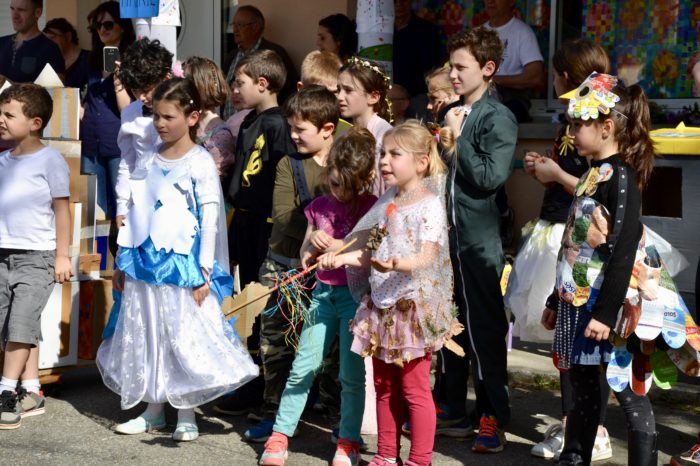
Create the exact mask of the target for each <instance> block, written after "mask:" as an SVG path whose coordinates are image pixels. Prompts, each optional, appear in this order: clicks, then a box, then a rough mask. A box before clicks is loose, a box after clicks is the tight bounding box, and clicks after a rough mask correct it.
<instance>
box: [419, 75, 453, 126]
mask: <svg viewBox="0 0 700 466" xmlns="http://www.w3.org/2000/svg"><path fill="white" fill-rule="evenodd" d="M425 85H426V87H427V88H428V105H427V106H426V108H427V109H428V111H429V112H430V113H431V115H432V116H433V121H435V122H436V123H438V124H439V123H442V121H443V120H444V119H445V113H446V112H447V109H448V107H450V106H451V105H452V104H454V103H456V102H459V95H458V94H457V93H456V92H455V90H454V89H453V88H452V82H451V81H450V69H449V67H447V66H443V67H440V68H437V69H435V70H433V71H431V72H430V73H428V74H427V75H426V76H425Z"/></svg>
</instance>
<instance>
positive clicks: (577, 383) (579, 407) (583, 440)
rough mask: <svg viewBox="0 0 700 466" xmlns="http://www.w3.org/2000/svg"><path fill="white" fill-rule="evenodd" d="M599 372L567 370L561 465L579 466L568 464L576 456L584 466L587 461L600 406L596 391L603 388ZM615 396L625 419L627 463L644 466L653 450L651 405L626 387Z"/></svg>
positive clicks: (588, 368)
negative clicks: (569, 400) (569, 399)
mask: <svg viewBox="0 0 700 466" xmlns="http://www.w3.org/2000/svg"><path fill="white" fill-rule="evenodd" d="M602 369H603V367H602V366H582V365H574V366H572V368H571V369H570V371H569V374H570V377H571V385H572V388H573V399H574V403H573V407H572V409H571V410H570V411H569V416H568V419H567V421H566V434H565V441H564V450H563V451H562V454H561V459H562V460H563V463H564V464H581V463H578V462H576V461H571V462H570V460H571V459H572V458H575V457H576V456H578V457H580V459H581V460H582V462H583V464H585V465H588V464H590V462H591V452H592V450H593V444H594V442H595V436H596V431H597V429H598V425H599V423H600V412H601V409H602V408H601V407H602V405H603V403H601V402H600V400H601V394H600V392H601V391H603V388H604V386H601V385H602V383H601V377H600V372H601V370H602ZM605 385H607V384H605ZM615 397H616V398H617V401H618V402H619V403H620V406H621V407H622V409H623V411H624V412H625V417H626V419H627V431H628V438H627V447H628V452H629V453H628V464H635V465H639V466H647V464H649V462H650V461H649V460H650V457H649V455H650V452H651V451H652V450H653V451H655V449H656V448H655V438H656V422H655V420H654V411H653V410H652V408H651V402H650V401H649V398H648V397H646V396H637V395H635V394H634V393H633V392H632V391H631V390H630V389H629V387H628V388H626V389H625V390H624V391H622V392H620V393H617V392H615ZM654 464H655V463H654Z"/></svg>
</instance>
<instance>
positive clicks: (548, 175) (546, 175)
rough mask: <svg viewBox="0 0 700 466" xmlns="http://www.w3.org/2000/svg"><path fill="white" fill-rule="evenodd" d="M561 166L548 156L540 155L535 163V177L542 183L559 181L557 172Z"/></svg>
mask: <svg viewBox="0 0 700 466" xmlns="http://www.w3.org/2000/svg"><path fill="white" fill-rule="evenodd" d="M560 170H561V168H559V165H558V164H557V162H555V161H554V160H552V159H550V158H548V157H540V158H539V159H538V160H537V162H536V163H535V165H534V168H533V171H534V177H535V178H537V181H539V182H540V183H551V182H553V181H557V180H558V177H557V174H558V173H559V171H560Z"/></svg>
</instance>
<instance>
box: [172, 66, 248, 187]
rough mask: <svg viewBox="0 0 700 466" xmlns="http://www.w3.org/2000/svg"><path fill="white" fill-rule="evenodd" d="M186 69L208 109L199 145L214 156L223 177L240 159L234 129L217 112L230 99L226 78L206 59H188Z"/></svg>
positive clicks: (203, 117)
mask: <svg viewBox="0 0 700 466" xmlns="http://www.w3.org/2000/svg"><path fill="white" fill-rule="evenodd" d="M182 70H183V71H184V73H185V76H186V77H188V78H189V79H190V80H192V82H193V83H194V85H195V86H196V87H197V92H198V93H199V96H200V98H201V99H202V105H203V106H204V110H202V116H201V118H200V120H199V127H198V128H197V144H199V145H201V146H202V147H204V148H205V149H206V150H208V151H209V153H210V154H211V156H212V157H214V163H216V169H217V170H218V172H219V176H223V175H224V174H225V173H226V171H227V170H228V168H229V167H230V166H231V165H233V161H234V160H235V157H236V152H235V151H236V146H235V138H234V136H233V134H232V133H231V129H230V128H229V127H228V125H227V124H226V122H225V121H224V120H222V119H221V117H220V116H219V115H218V114H217V113H216V112H215V110H217V109H218V108H219V107H221V106H222V105H223V104H224V103H226V102H227V101H228V99H229V98H230V90H229V88H228V84H227V83H226V78H225V77H224V74H223V73H222V72H221V69H220V68H219V66H218V65H217V64H216V63H214V62H213V61H212V60H210V59H208V58H205V57H190V58H188V59H187V60H185V62H184V63H183V64H182Z"/></svg>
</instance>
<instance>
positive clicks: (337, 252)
mask: <svg viewBox="0 0 700 466" xmlns="http://www.w3.org/2000/svg"><path fill="white" fill-rule="evenodd" d="M356 241H357V238H353V239H351V240H350V241H348V243H347V244H344V245H343V247H341V248H340V249H338V250H337V251H335V253H336V254H340V253H341V252H343V251H345V250H346V249H347V248H349V247H350V246H352V245H353V244H354V243H355V242H356ZM317 267H318V262H316V263H315V264H314V265H312V266H311V267H308V268H306V269H304V270H302V271H301V272H299V273H297V274H294V275H292V276H291V277H289V278H287V279H286V280H285V281H283V282H282V283H280V284H278V285H275V286H274V287H272V288H270V289H269V290H268V291H266V292H265V293H263V294H261V295H260V296H256V297H255V298H253V299H251V300H249V301H246V302H245V303H243V304H239V305H238V306H236V307H234V308H233V309H231V310H230V311H228V312H224V316H225V317H228V316H230V315H232V314H235V313H236V312H238V311H240V310H241V309H243V308H244V307H246V306H248V305H250V304H253V303H254V302H256V301H259V300H261V299H262V298H264V297H265V296H270V295H271V294H272V293H274V292H275V291H277V290H279V289H280V287H281V286H284V285H288V284H290V283H292V282H293V281H294V280H296V279H298V278H301V277H303V276H305V275H308V274H309V273H310V272H311V271H313V270H315V269H316V268H317Z"/></svg>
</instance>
